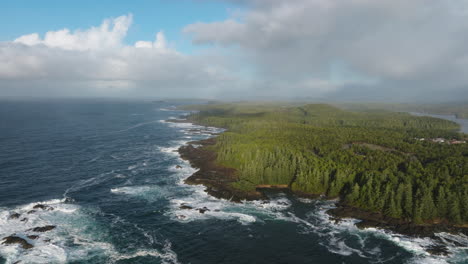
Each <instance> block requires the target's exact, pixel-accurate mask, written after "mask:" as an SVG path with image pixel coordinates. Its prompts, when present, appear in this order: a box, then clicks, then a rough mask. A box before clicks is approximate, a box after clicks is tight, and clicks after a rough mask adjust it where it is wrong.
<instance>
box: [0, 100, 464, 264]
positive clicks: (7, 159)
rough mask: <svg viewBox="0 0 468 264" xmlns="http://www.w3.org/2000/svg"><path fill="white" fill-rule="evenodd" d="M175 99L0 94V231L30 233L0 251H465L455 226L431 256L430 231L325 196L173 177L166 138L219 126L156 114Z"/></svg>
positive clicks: (317, 255) (251, 257) (381, 255)
mask: <svg viewBox="0 0 468 264" xmlns="http://www.w3.org/2000/svg"><path fill="white" fill-rule="evenodd" d="M178 104H180V103H177V102H159V103H155V102H143V101H141V102H140V101H103V100H101V101H99V100H94V101H92V100H87V101H81V100H63V101H58V100H55V101H54V100H49V101H47V100H43V101H3V102H0V128H1V129H0V146H1V151H0V238H3V237H6V236H9V235H12V234H15V235H17V236H20V237H23V238H25V239H26V240H27V241H28V242H29V243H31V244H32V245H34V247H33V248H32V249H28V250H25V249H22V248H20V247H18V246H8V245H3V244H2V245H0V256H1V257H0V263H16V262H17V261H21V262H19V263H193V264H195V263H428V262H434V263H446V262H448V263H466V256H467V247H459V246H458V247H456V246H454V243H453V241H458V242H459V243H462V244H464V245H467V246H468V239H467V238H466V237H463V236H454V235H449V234H439V236H440V237H441V238H443V239H445V240H446V241H447V242H446V244H447V245H448V246H449V249H450V251H451V253H452V254H451V256H449V257H438V256H431V255H430V254H429V253H427V252H426V251H425V248H427V247H430V246H431V245H433V244H434V243H435V242H434V241H433V240H431V239H427V238H426V239H421V238H419V239H418V238H410V237H405V236H400V235H397V234H392V233H390V232H386V231H382V230H374V229H368V230H359V229H357V228H356V227H355V226H354V223H355V222H356V220H351V219H350V220H348V221H344V222H341V223H334V222H333V221H331V220H330V219H329V217H328V216H327V214H326V213H325V211H326V209H327V208H331V207H333V202H330V201H328V202H326V201H313V200H307V199H298V198H296V197H292V196H288V195H285V194H281V193H272V194H271V200H270V201H257V202H246V203H244V204H234V203H230V202H229V201H225V200H218V199H215V198H212V197H210V196H208V195H207V194H205V193H204V191H203V187H202V186H187V185H185V184H183V179H185V178H186V177H188V176H190V175H191V174H192V173H193V172H194V169H192V168H190V166H189V165H188V164H187V162H184V161H182V160H181V159H180V158H179V156H178V154H177V153H176V152H175V150H177V148H178V147H179V146H181V145H183V144H185V143H186V142H187V141H191V140H196V139H202V138H207V137H209V136H210V135H209V132H217V131H219V130H217V129H215V128H204V127H197V126H194V125H191V124H174V123H166V122H164V121H163V120H166V119H168V118H170V117H179V116H181V115H184V114H188V113H186V112H181V111H175V110H174V106H177V105H178ZM194 129H195V130H194ZM196 129H199V130H196ZM176 165H180V166H182V169H178V168H176V167H175V166H176ZM39 203H40V204H46V205H48V206H50V207H52V208H54V210H41V209H37V210H35V212H30V211H31V210H32V209H33V206H34V205H36V204H39ZM182 204H185V205H189V206H191V207H193V208H194V209H197V208H203V207H207V208H208V209H209V210H210V211H207V212H205V213H204V214H201V213H200V212H199V211H198V210H184V209H180V206H181V205H182ZM28 212H29V213H28ZM13 213H19V214H21V216H20V217H19V218H17V219H10V216H11V215H12V214H13ZM21 220H24V221H21ZM45 225H54V226H56V228H55V229H53V230H51V231H48V232H44V233H40V232H34V231H32V230H30V229H31V228H34V227H38V226H45ZM28 235H39V238H38V239H30V238H28V237H27V236H28Z"/></svg>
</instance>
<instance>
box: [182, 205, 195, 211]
mask: <svg viewBox="0 0 468 264" xmlns="http://www.w3.org/2000/svg"><path fill="white" fill-rule="evenodd" d="M179 208H180V209H185V210H190V209H193V207H191V206H188V205H185V204H183V205H181V206H180V207H179Z"/></svg>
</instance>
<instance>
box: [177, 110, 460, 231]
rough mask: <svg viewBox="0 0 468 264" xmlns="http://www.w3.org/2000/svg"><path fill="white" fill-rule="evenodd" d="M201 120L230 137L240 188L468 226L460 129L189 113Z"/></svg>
mask: <svg viewBox="0 0 468 264" xmlns="http://www.w3.org/2000/svg"><path fill="white" fill-rule="evenodd" d="M185 109H186V110H196V111H195V112H193V113H192V114H191V115H190V116H188V119H190V120H191V121H193V122H195V123H198V124H202V125H209V126H215V127H222V128H225V129H227V130H226V132H224V133H222V134H221V135H219V136H218V137H217V140H216V144H215V145H213V146H205V147H206V148H210V149H211V150H212V151H215V152H216V154H217V163H218V164H220V165H222V166H226V167H230V168H234V169H236V173H237V181H235V182H234V183H232V185H233V187H235V188H236V189H239V190H245V191H251V190H255V188H256V186H258V185H265V184H266V185H288V186H289V188H290V189H291V190H292V191H293V192H296V193H298V194H309V195H322V196H325V197H327V198H338V199H340V201H341V202H342V203H344V204H346V205H349V206H352V207H356V208H359V209H363V210H366V211H372V212H380V213H381V214H382V215H384V216H388V217H393V218H399V219H404V220H406V221H409V222H412V223H416V224H425V223H427V224H429V223H448V224H454V225H466V224H467V223H468V144H447V143H435V142H432V141H429V140H420V139H421V138H426V139H429V138H444V139H447V140H448V139H451V140H455V139H457V140H466V139H467V135H466V134H462V133H459V132H457V131H458V128H459V126H458V125H457V124H456V123H454V122H451V121H447V120H442V119H437V118H432V117H416V116H412V115H410V114H408V113H404V112H391V111H386V110H379V111H377V110H375V109H373V110H372V111H362V110H360V111H349V110H342V109H339V108H336V107H334V106H331V105H326V104H306V105H297V104H280V103H232V104H208V105H197V106H187V107H185Z"/></svg>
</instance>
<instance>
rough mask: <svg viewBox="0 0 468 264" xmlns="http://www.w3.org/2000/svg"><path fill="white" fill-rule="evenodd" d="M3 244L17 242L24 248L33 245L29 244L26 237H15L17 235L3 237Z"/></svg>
mask: <svg viewBox="0 0 468 264" xmlns="http://www.w3.org/2000/svg"><path fill="white" fill-rule="evenodd" d="M2 244H4V245H11V244H19V245H21V246H22V247H23V248H24V249H30V248H32V247H33V245H31V244H29V243H28V241H26V239H24V238H21V237H17V236H8V237H5V238H3V243H2Z"/></svg>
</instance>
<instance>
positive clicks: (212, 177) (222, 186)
mask: <svg viewBox="0 0 468 264" xmlns="http://www.w3.org/2000/svg"><path fill="white" fill-rule="evenodd" d="M215 143H216V139H215V138H209V139H206V140H200V141H194V142H190V143H189V144H188V145H186V146H182V147H180V148H179V153H180V156H181V157H182V159H184V160H188V161H189V162H190V164H191V165H192V167H195V168H199V170H198V171H197V172H195V173H194V174H193V175H192V176H190V177H188V178H187V179H186V180H185V183H187V184H193V185H198V184H202V185H204V186H206V192H207V193H208V194H210V195H212V196H214V197H217V198H222V199H227V200H231V201H233V202H240V201H242V200H257V199H262V198H264V197H265V196H264V195H263V194H262V193H261V192H258V191H251V192H246V191H242V190H239V189H236V188H234V187H232V185H231V184H232V183H233V182H235V181H237V179H238V178H237V176H236V170H235V169H232V168H227V167H223V166H220V165H217V164H216V163H215V161H216V153H215V152H214V151H211V150H209V149H208V148H207V147H206V146H210V145H214V144H215ZM193 144H197V145H201V147H198V148H195V147H194V146H193Z"/></svg>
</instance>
